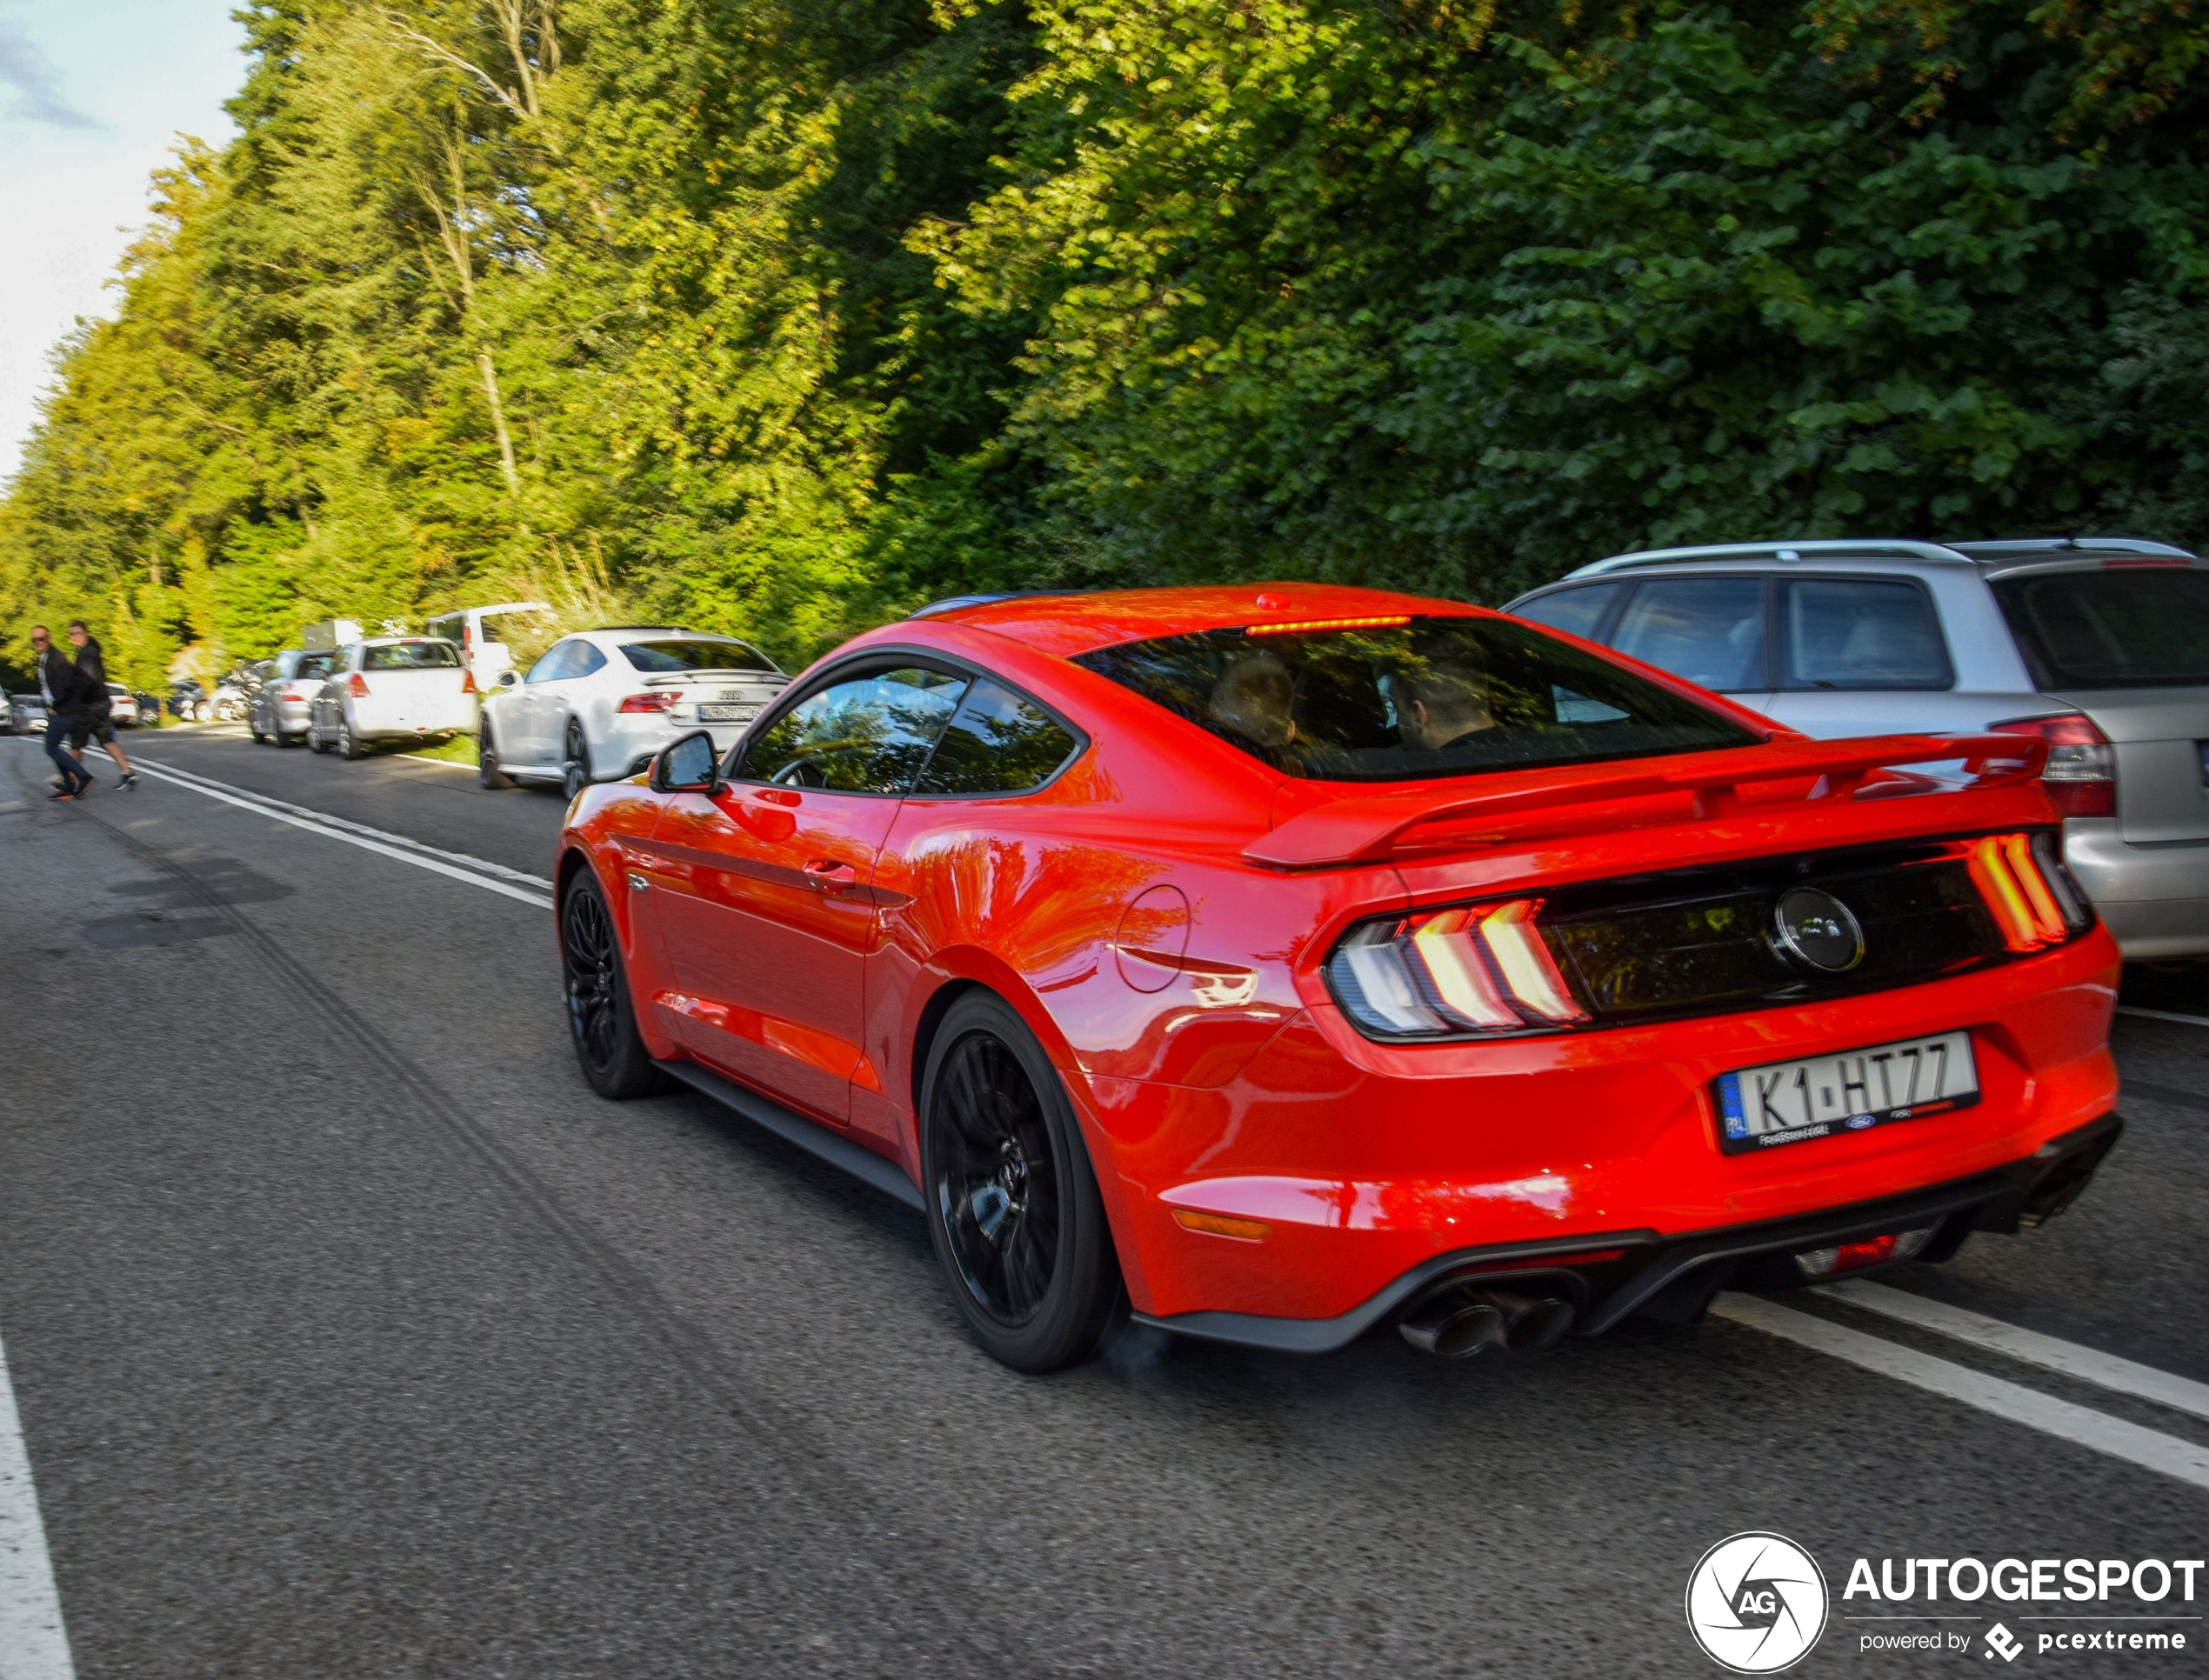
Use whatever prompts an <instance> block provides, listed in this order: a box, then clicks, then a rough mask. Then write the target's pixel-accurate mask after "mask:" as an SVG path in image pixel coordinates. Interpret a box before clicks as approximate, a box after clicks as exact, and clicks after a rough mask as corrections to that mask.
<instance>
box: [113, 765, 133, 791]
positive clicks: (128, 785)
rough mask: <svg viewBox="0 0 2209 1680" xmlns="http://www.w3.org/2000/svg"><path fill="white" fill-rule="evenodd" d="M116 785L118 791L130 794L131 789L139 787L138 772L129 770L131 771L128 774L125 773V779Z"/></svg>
mask: <svg viewBox="0 0 2209 1680" xmlns="http://www.w3.org/2000/svg"><path fill="white" fill-rule="evenodd" d="M115 785H116V786H117V788H118V789H120V790H122V791H123V792H124V793H128V792H130V790H131V789H133V788H135V787H137V785H138V773H137V771H136V770H129V771H126V772H125V773H124V775H123V779H122V780H121V781H120V782H117V783H116V784H115Z"/></svg>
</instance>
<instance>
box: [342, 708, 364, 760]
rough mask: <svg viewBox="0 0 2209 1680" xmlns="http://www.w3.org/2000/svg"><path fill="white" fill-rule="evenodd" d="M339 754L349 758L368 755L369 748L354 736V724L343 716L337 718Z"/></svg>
mask: <svg viewBox="0 0 2209 1680" xmlns="http://www.w3.org/2000/svg"><path fill="white" fill-rule="evenodd" d="M337 756H338V757H340V758H344V759H349V760H350V759H355V758H365V757H368V749H367V748H365V747H364V746H363V745H361V743H359V742H358V741H357V740H356V739H354V737H353V726H352V725H351V724H350V723H347V722H346V721H345V720H344V718H342V717H341V718H339V719H338V720H337Z"/></svg>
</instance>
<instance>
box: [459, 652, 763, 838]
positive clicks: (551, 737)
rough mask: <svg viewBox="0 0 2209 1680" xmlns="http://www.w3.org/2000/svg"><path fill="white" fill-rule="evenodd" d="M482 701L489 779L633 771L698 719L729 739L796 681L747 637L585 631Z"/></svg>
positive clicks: (576, 779)
mask: <svg viewBox="0 0 2209 1680" xmlns="http://www.w3.org/2000/svg"><path fill="white" fill-rule="evenodd" d="M508 677H509V680H508V681H507V682H506V683H504V685H503V686H501V687H500V688H498V689H497V690H492V691H491V692H490V693H489V694H487V695H486V697H485V698H484V715H483V725H482V728H481V729H480V730H478V731H477V737H476V743H477V763H478V768H479V772H480V776H481V779H482V782H483V784H484V786H485V787H487V788H500V787H504V786H507V785H508V784H509V783H513V782H538V783H560V784H561V785H562V786H563V787H564V789H565V790H567V793H568V797H570V798H573V797H575V795H576V793H577V791H578V790H581V789H582V788H583V787H584V786H585V785H586V784H587V783H591V782H600V781H606V780H609V779H616V780H617V779H619V778H621V777H630V776H635V775H636V774H637V772H638V771H640V770H643V769H644V766H645V764H646V763H649V762H650V761H651V757H652V755H653V754H654V753H656V752H657V751H658V750H660V749H661V748H662V747H664V746H665V745H666V744H667V743H668V742H670V741H671V740H672V739H674V737H677V735H680V734H682V733H684V730H686V729H695V728H697V726H699V725H700V724H703V725H704V726H705V728H706V729H707V730H709V732H711V734H712V736H713V738H714V740H715V742H716V743H717V744H718V745H720V746H723V747H726V746H728V745H729V744H731V743H733V742H734V741H735V740H736V738H737V736H738V735H739V734H741V733H742V732H743V730H744V725H745V724H746V723H750V722H751V719H752V718H754V717H757V715H758V713H759V709H760V708H761V707H762V706H764V705H765V704H766V703H767V702H768V701H770V700H771V699H773V698H774V697H775V696H776V695H777V693H779V692H781V690H782V688H783V685H784V683H787V682H789V681H790V678H789V677H788V676H786V675H785V674H784V671H783V670H782V668H781V667H780V666H779V665H777V664H776V663H775V662H774V661H773V660H771V659H770V658H769V657H767V656H766V655H765V654H764V653H762V652H760V651H759V650H758V649H757V648H755V647H753V646H752V645H751V643H748V642H739V641H737V639H736V637H732V636H709V635H704V634H702V633H700V632H698V631H696V630H670V629H665V628H660V629H644V628H636V629H625V630H624V629H615V630H586V631H584V632H583V633H582V634H580V635H577V636H571V637H567V638H565V639H564V640H563V641H560V642H557V643H554V644H553V645H552V646H551V648H550V649H548V650H546V652H545V654H544V657H543V658H541V659H539V660H538V661H537V663H535V664H533V665H531V667H530V670H529V675H528V676H526V677H522V678H521V679H520V680H519V681H514V680H511V679H512V673H511V672H510V673H508Z"/></svg>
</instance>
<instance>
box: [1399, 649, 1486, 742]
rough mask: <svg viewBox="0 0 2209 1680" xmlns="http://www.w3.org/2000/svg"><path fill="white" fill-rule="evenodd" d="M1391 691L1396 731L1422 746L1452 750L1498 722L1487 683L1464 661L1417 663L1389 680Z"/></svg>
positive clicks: (1405, 740) (1408, 740) (1409, 740)
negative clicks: (1464, 663) (1457, 662)
mask: <svg viewBox="0 0 2209 1680" xmlns="http://www.w3.org/2000/svg"><path fill="white" fill-rule="evenodd" d="M1388 695H1389V698H1390V699H1391V700H1392V701H1393V702H1394V703H1395V706H1396V732H1397V734H1398V736H1400V737H1402V738H1403V742H1404V744H1405V746H1406V747H1409V748H1412V749H1415V750H1418V751H1422V752H1447V751H1448V750H1450V749H1451V748H1452V747H1455V746H1459V745H1465V744H1470V739H1471V737H1473V736H1476V735H1478V734H1479V733H1480V732H1481V730H1492V729H1493V728H1495V727H1496V718H1495V714H1494V713H1492V711H1490V710H1488V688H1487V684H1486V683H1485V682H1484V681H1483V680H1482V678H1481V677H1480V676H1479V674H1478V672H1476V671H1474V670H1472V669H1470V668H1469V667H1467V666H1465V665H1462V664H1454V663H1445V662H1444V661H1440V660H1436V661H1432V662H1429V663H1422V664H1419V665H1417V666H1415V667H1413V668H1412V669H1411V670H1406V671H1404V672H1402V673H1401V674H1400V675H1398V676H1397V677H1393V678H1392V679H1390V681H1389V685H1388Z"/></svg>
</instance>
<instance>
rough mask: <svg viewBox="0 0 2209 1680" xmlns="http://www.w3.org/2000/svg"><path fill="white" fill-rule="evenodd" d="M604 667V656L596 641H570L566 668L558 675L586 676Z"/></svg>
mask: <svg viewBox="0 0 2209 1680" xmlns="http://www.w3.org/2000/svg"><path fill="white" fill-rule="evenodd" d="M605 668H606V656H605V654H604V651H603V650H601V649H600V648H599V647H598V645H597V643H594V642H571V643H568V668H567V669H566V670H564V671H562V672H561V673H560V675H561V676H563V677H588V676H590V675H591V672H592V671H594V670H604V669H605Z"/></svg>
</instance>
